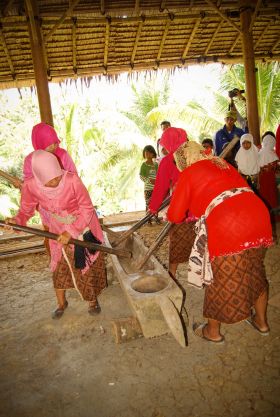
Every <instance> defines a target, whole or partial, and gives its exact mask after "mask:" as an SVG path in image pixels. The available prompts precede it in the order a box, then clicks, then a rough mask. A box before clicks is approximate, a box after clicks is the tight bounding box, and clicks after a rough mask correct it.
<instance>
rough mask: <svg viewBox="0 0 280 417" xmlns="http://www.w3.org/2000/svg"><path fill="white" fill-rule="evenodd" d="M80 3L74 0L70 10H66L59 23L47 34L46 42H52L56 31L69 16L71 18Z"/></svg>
mask: <svg viewBox="0 0 280 417" xmlns="http://www.w3.org/2000/svg"><path fill="white" fill-rule="evenodd" d="M79 1H80V0H73V3H72V4H71V6H69V7H68V9H67V10H66V12H65V13H63V15H62V16H61V18H60V19H59V20H58V21H57V23H56V24H55V25H54V26H53V28H52V29H51V30H50V31H49V33H47V35H46V37H45V41H46V42H48V41H49V40H50V38H51V37H52V35H53V34H54V32H55V31H56V29H57V28H59V26H61V25H62V23H63V22H64V21H65V19H66V18H67V17H68V16H71V15H72V12H73V10H74V9H75V7H76V6H77V4H78V3H79Z"/></svg>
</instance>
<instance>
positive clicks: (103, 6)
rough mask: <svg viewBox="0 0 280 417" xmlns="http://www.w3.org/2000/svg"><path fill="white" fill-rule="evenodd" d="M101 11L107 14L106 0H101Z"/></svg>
mask: <svg viewBox="0 0 280 417" xmlns="http://www.w3.org/2000/svg"><path fill="white" fill-rule="evenodd" d="M100 13H101V14H102V15H104V14H105V0H100Z"/></svg>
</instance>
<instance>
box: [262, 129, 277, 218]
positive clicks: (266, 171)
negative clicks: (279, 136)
mask: <svg viewBox="0 0 280 417" xmlns="http://www.w3.org/2000/svg"><path fill="white" fill-rule="evenodd" d="M275 145H276V140H275V137H274V135H273V136H272V134H271V132H266V133H265V134H264V135H263V138H262V148H261V150H260V153H259V155H260V167H261V171H260V195H261V196H262V198H263V200H264V201H265V203H266V205H267V207H268V208H269V209H270V210H271V209H273V208H275V207H277V206H278V193H277V185H276V170H277V167H278V166H279V165H278V164H279V158H278V156H277V154H276V152H275V151H274V148H275ZM278 218H279V217H278ZM278 218H277V220H278Z"/></svg>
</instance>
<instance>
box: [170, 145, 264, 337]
mask: <svg viewBox="0 0 280 417" xmlns="http://www.w3.org/2000/svg"><path fill="white" fill-rule="evenodd" d="M174 157H175V160H176V163H177V166H178V168H179V169H180V171H183V172H182V173H181V174H180V178H179V181H178V184H177V186H176V189H175V191H174V194H173V196H172V200H171V204H170V206H169V210H168V213H167V216H168V219H169V221H171V222H174V223H179V222H181V221H182V219H183V218H184V216H185V213H186V211H187V210H190V211H191V212H192V213H193V214H194V215H195V216H197V217H198V218H199V220H198V222H197V225H196V233H197V237H196V240H195V243H194V246H193V249H192V253H191V255H190V259H189V267H188V281H189V283H191V284H193V285H195V286H197V287H199V288H202V287H205V298H204V308H203V315H204V317H205V318H206V319H208V321H207V322H206V323H202V324H201V323H195V324H194V326H193V329H194V332H195V334H196V335H197V336H200V337H201V338H203V339H205V340H207V341H211V342H215V343H221V342H223V341H224V336H222V334H221V333H220V326H221V323H226V324H232V323H237V322H240V321H242V320H247V322H248V323H249V324H250V325H251V326H252V327H253V328H254V329H256V330H257V331H258V332H259V333H261V334H262V335H268V334H269V326H268V323H267V318H266V309H267V297H268V282H267V280H266V275H265V269H264V264H263V260H264V253H265V250H264V249H265V248H266V247H268V246H270V245H271V244H272V231H271V224H270V218H269V212H268V210H267V208H266V207H265V205H264V203H263V202H262V201H261V200H260V199H259V198H258V197H257V196H256V195H255V194H254V193H253V191H252V189H251V188H250V187H249V186H248V184H247V183H246V181H245V180H244V179H243V178H242V177H241V176H240V174H239V173H238V172H237V171H236V169H234V168H233V167H232V166H231V165H230V164H228V163H227V162H226V161H224V160H222V159H220V158H218V157H214V156H212V155H208V156H207V155H205V153H204V150H203V148H202V147H201V146H200V145H199V144H198V143H196V142H187V143H185V144H183V145H182V146H181V147H180V148H179V149H178V150H177V152H175V154H174Z"/></svg>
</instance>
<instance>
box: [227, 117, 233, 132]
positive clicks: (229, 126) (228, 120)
mask: <svg viewBox="0 0 280 417" xmlns="http://www.w3.org/2000/svg"><path fill="white" fill-rule="evenodd" d="M225 122H226V127H227V129H228V130H232V129H233V125H234V119H233V118H232V117H226V118H225Z"/></svg>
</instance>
